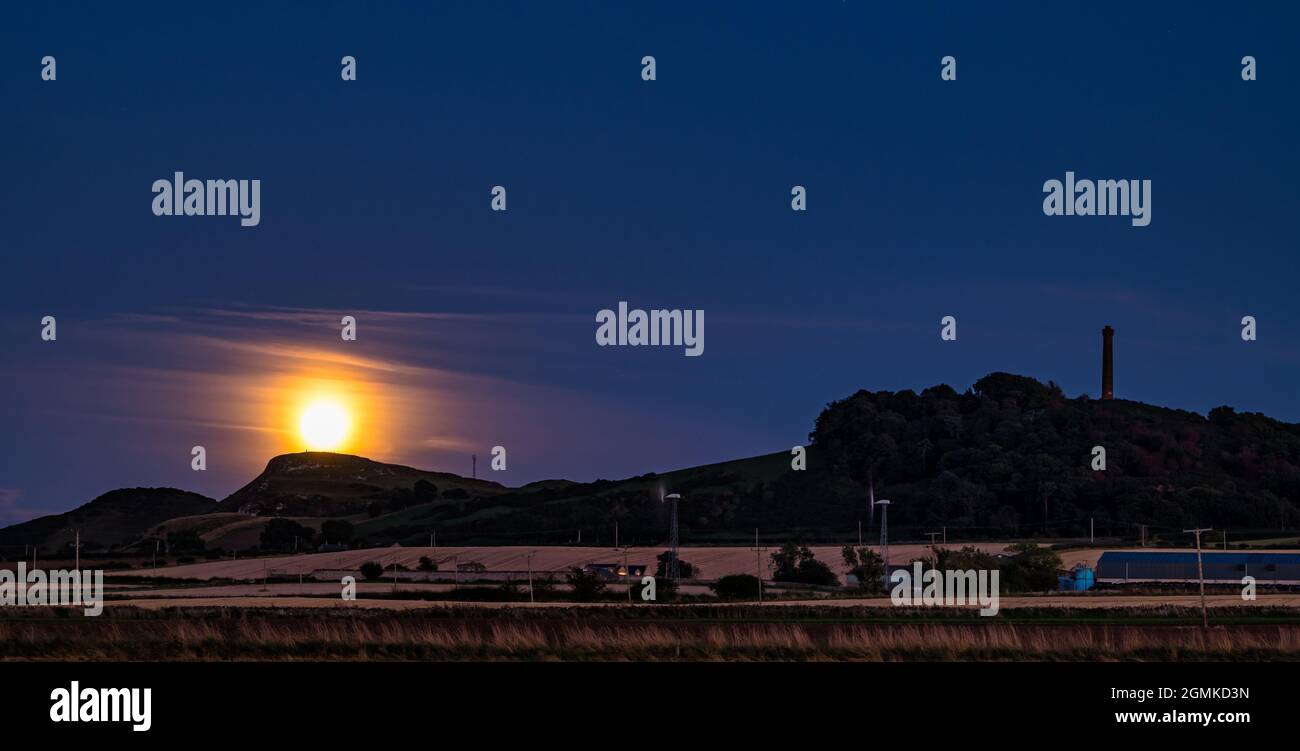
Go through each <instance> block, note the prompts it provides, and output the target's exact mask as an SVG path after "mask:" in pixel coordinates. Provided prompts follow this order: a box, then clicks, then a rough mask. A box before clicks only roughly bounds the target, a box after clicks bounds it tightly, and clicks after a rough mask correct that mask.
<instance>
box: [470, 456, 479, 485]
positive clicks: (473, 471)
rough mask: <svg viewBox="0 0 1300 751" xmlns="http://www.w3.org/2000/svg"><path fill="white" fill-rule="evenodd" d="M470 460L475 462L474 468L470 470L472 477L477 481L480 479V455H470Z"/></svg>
mask: <svg viewBox="0 0 1300 751" xmlns="http://www.w3.org/2000/svg"><path fill="white" fill-rule="evenodd" d="M470 459H471V460H472V461H473V462H474V467H473V469H471V470H470V475H471V476H472V477H473V478H474V479H475V480H477V479H478V454H470Z"/></svg>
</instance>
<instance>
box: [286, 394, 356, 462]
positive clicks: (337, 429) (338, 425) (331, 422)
mask: <svg viewBox="0 0 1300 751" xmlns="http://www.w3.org/2000/svg"><path fill="white" fill-rule="evenodd" d="M349 427H350V420H348V413H347V410H345V409H343V407H341V406H339V405H338V404H336V403H335V402H314V403H312V404H310V405H308V407H307V409H305V410H303V413H302V419H301V420H299V422H298V432H299V433H301V434H302V439H303V440H304V441H306V443H307V448H309V449H312V450H314V451H331V450H333V449H336V448H338V447H339V446H341V445H343V441H344V439H346V438H347V437H348V428H349Z"/></svg>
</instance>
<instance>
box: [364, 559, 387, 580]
mask: <svg viewBox="0 0 1300 751" xmlns="http://www.w3.org/2000/svg"><path fill="white" fill-rule="evenodd" d="M361 575H362V576H364V577H366V578H367V579H372V580H373V579H378V578H380V577H382V576H383V575H384V567H383V566H380V565H379V564H378V563H376V562H374V561H366V562H365V563H363V564H361Z"/></svg>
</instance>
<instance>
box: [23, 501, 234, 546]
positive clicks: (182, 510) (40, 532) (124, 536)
mask: <svg viewBox="0 0 1300 751" xmlns="http://www.w3.org/2000/svg"><path fill="white" fill-rule="evenodd" d="M215 508H216V501H214V500H213V499H211V498H208V497H207V496H202V495H199V494H198V493H190V492H187V491H184V490H177V489H175V488H123V489H121V490H114V491H111V492H108V493H105V494H103V495H101V496H99V497H98V498H96V499H94V500H93V501H90V502H89V503H86V504H84V505H82V506H79V507H77V508H75V509H73V510H72V511H68V512H66V513H63V514H54V515H51V516H42V517H39V518H37V519H32V520H31V521H26V522H23V523H21V524H15V525H13V526H10V527H5V528H4V529H0V545H2V546H5V547H8V548H13V547H19V546H24V545H29V544H36V545H37V546H39V547H40V548H41V549H43V550H45V551H47V552H48V551H55V550H58V551H64V550H68V549H69V546H70V545H71V544H72V542H73V539H74V535H75V532H74V530H80V531H81V545H82V549H83V550H101V549H108V548H113V547H123V546H125V545H128V544H130V543H132V542H135V541H136V540H138V539H139V538H140V537H141V535H142V534H143V532H144V531H145V530H146V529H148V528H149V527H151V526H153V525H155V524H158V523H159V522H162V521H164V520H166V519H171V518H173V517H177V516H188V515H192V514H204V513H209V512H211V511H213V510H214V509H215Z"/></svg>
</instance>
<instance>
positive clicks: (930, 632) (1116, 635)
mask: <svg viewBox="0 0 1300 751" xmlns="http://www.w3.org/2000/svg"><path fill="white" fill-rule="evenodd" d="M1227 611H1228V609H1225V611H1224V612H1216V613H1214V614H1213V615H1212V617H1214V616H1222V617H1223V618H1224V619H1227V618H1229V617H1232V618H1234V619H1235V620H1234V622H1232V623H1230V624H1228V625H1218V626H1213V627H1211V628H1210V629H1208V630H1204V629H1201V628H1200V627H1199V626H1195V625H1188V622H1189V620H1192V616H1193V614H1192V613H1190V612H1181V609H1177V608H1130V609H1125V610H1123V611H1119V612H1115V613H1111V614H1110V617H1111V621H1110V622H1105V623H1102V622H1095V618H1096V615H1097V614H1096V613H1093V612H1087V613H1084V612H1074V613H1071V612H1069V611H1064V612H1063V611H1062V609H1059V608H1053V609H1050V610H1048V611H1047V612H1044V613H1037V612H1016V611H1004V613H1003V615H1001V616H999V617H997V618H990V619H978V618H976V619H972V618H970V617H968V616H966V615H964V614H962V613H959V612H952V613H949V614H948V616H947V617H944V616H940V617H935V616H936V612H935V611H905V610H901V609H900V610H897V611H888V613H889V615H888V616H884V617H882V614H881V613H880V612H879V610H878V609H872V612H871V613H870V615H871V617H872V620H870V621H854V620H852V616H853V614H852V613H845V612H844V611H843V609H834V610H830V609H824V608H818V607H817V606H809V607H807V608H793V607H788V606H787V607H780V608H772V607H768V608H763V607H757V606H756V607H751V608H716V609H713V608H644V607H631V608H602V609H600V610H598V611H593V610H591V609H577V608H575V609H552V610H546V611H538V610H523V609H491V610H488V609H482V608H472V607H460V608H455V607H453V608H439V609H435V610H432V611H420V612H407V613H398V612H392V611H373V610H347V611H320V610H312V611H304V610H296V609H292V608H285V609H259V610H238V609H224V608H221V609H210V610H203V609H185V610H170V611H146V610H138V609H134V608H121V609H111V610H109V611H106V613H105V614H104V615H103V616H101V617H98V618H85V617H82V616H80V615H77V614H72V613H70V612H69V611H66V610H60V609H51V608H42V609H37V608H27V609H7V610H6V611H5V612H4V613H3V617H2V618H0V659H6V660H166V661H173V660H175V661H191V660H199V661H202V660H321V659H341V660H490V661H497V660H579V661H586V660H595V661H606V660H608V661H624V660H636V661H660V660H703V661H714V660H742V661H762V660H859V661H906V660H963V661H964V660H980V661H983V660H993V661H996V660H1034V661H1084V660H1086V661H1098V660H1150V661H1205V660H1208V661H1219V660H1297V661H1300V612H1298V611H1296V610H1294V609H1281V608H1278V609H1266V610H1263V611H1262V612H1258V613H1253V614H1252V615H1251V616H1250V617H1243V616H1242V614H1241V612H1240V611H1237V610H1233V611H1231V612H1227ZM863 615H866V614H865V613H864V614H863ZM1196 615H1199V614H1196ZM921 617H924V618H925V620H918V618H921ZM1085 617H1086V618H1091V619H1094V620H1092V621H1089V620H1085V619H1084V618H1085Z"/></svg>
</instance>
